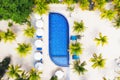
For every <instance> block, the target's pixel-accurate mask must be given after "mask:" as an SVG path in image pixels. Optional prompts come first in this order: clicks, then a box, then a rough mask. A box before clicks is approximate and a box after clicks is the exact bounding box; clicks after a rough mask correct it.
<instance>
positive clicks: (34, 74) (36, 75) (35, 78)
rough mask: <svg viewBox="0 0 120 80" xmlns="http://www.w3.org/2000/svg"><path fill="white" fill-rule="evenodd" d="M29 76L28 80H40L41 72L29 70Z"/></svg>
mask: <svg viewBox="0 0 120 80" xmlns="http://www.w3.org/2000/svg"><path fill="white" fill-rule="evenodd" d="M29 74H30V76H29V80H41V79H40V74H41V72H39V71H37V70H35V69H31V70H30V72H29Z"/></svg>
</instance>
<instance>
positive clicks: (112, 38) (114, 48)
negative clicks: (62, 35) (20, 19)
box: [0, 4, 120, 80]
mask: <svg viewBox="0 0 120 80" xmlns="http://www.w3.org/2000/svg"><path fill="white" fill-rule="evenodd" d="M50 12H58V13H61V14H63V15H64V16H65V17H66V18H67V20H68V22H69V28H70V30H69V31H70V35H73V34H74V33H73V30H72V26H73V23H74V21H78V22H80V21H81V20H83V21H84V23H85V26H86V27H87V28H86V31H85V32H84V33H82V35H84V37H82V39H81V40H80V42H81V43H82V44H83V47H84V51H83V54H82V55H80V60H81V61H86V62H87V66H86V69H87V70H88V72H86V73H85V75H80V76H79V75H77V74H76V73H74V71H73V69H72V59H71V60H70V67H68V68H64V67H63V68H62V67H58V66H56V65H55V64H54V63H53V62H52V61H51V59H50V57H49V52H48V49H49V48H48V27H49V25H48V14H46V15H42V17H43V22H44V36H43V43H44V46H43V64H44V68H43V74H42V75H41V78H42V80H49V79H50V77H51V76H52V75H53V74H54V72H55V70H56V69H58V68H62V69H63V70H64V72H65V77H64V79H62V80H102V77H103V76H105V77H107V78H110V80H113V78H114V77H115V76H116V75H117V74H116V73H115V70H116V69H119V68H118V67H117V65H116V64H115V62H114V59H115V58H118V57H119V56H120V54H119V52H120V51H119V50H120V35H119V34H120V30H119V29H118V30H116V29H115V28H113V25H112V23H111V22H110V21H108V20H105V19H101V18H100V16H99V15H100V12H99V11H82V10H80V8H78V6H75V10H74V11H73V12H72V13H71V17H70V12H69V11H67V6H66V5H59V4H52V5H50ZM35 15H36V14H31V22H32V25H34V26H35V21H36V20H37V18H36V17H35ZM7 23H8V21H0V30H3V31H5V30H7V28H8V26H7ZM24 28H26V25H23V26H21V25H18V24H14V26H13V28H12V29H13V31H14V32H15V33H16V35H17V38H16V40H15V41H14V42H13V43H4V42H0V60H2V59H3V58H4V57H6V56H9V55H10V56H11V57H12V61H11V64H20V65H22V68H23V69H25V70H30V69H31V68H32V67H34V64H33V63H34V60H33V54H34V45H33V43H34V40H35V39H29V38H26V37H24V35H23V29H24ZM99 32H101V33H102V34H103V35H106V36H107V37H108V44H107V45H105V46H104V47H101V46H98V47H97V46H96V44H95V42H94V41H93V39H94V38H95V37H98V35H99ZM22 42H26V43H28V42H30V43H31V44H32V45H33V52H32V54H30V55H28V56H26V57H24V58H20V57H19V55H18V54H17V52H16V51H15V48H16V47H17V43H22ZM93 53H97V54H100V53H102V55H103V58H106V59H107V62H106V66H105V68H104V69H93V68H92V67H91V62H89V59H90V58H91V57H92V54H93ZM6 80H7V79H6Z"/></svg>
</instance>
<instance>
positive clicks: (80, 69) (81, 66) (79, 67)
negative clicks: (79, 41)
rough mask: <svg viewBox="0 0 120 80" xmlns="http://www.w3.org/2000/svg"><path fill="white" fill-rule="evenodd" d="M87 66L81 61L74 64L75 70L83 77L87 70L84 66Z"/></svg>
mask: <svg viewBox="0 0 120 80" xmlns="http://www.w3.org/2000/svg"><path fill="white" fill-rule="evenodd" d="M85 65H86V62H85V61H84V62H81V61H80V60H78V61H74V62H73V70H74V71H75V72H76V73H77V74H78V75H81V74H82V75H83V74H84V73H85V72H86V71H87V69H85V68H84V66H85Z"/></svg>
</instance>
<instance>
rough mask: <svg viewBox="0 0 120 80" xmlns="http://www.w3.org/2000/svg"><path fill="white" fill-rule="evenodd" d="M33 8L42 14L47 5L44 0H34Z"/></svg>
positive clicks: (47, 7) (46, 9)
mask: <svg viewBox="0 0 120 80" xmlns="http://www.w3.org/2000/svg"><path fill="white" fill-rule="evenodd" d="M33 10H34V11H35V12H36V13H38V14H40V15H42V14H45V13H47V11H48V10H49V6H48V4H47V2H46V1H45V0H35V8H33Z"/></svg>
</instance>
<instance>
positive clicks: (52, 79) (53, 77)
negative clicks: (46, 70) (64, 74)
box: [50, 76, 58, 80]
mask: <svg viewBox="0 0 120 80" xmlns="http://www.w3.org/2000/svg"><path fill="white" fill-rule="evenodd" d="M50 80H58V78H57V76H52V77H51V79H50Z"/></svg>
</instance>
